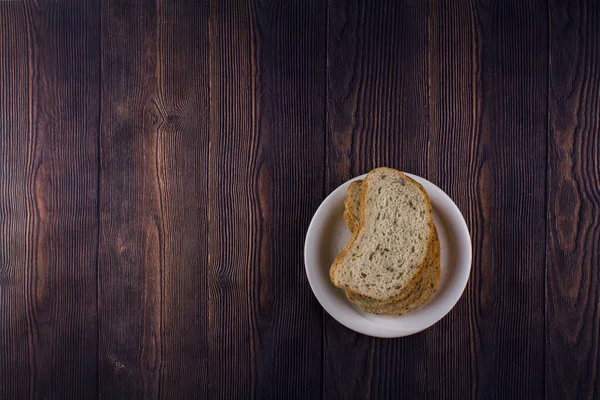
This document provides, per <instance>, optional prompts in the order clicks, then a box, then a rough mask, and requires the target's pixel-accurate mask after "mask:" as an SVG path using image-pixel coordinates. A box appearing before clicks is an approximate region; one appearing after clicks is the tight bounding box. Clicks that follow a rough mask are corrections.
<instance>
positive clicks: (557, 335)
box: [546, 1, 600, 398]
mask: <svg viewBox="0 0 600 400" xmlns="http://www.w3.org/2000/svg"><path fill="white" fill-rule="evenodd" d="M599 21H600V7H599V4H598V2H596V1H572V2H558V1H551V2H550V46H549V48H550V77H549V85H550V87H549V93H550V98H549V107H550V109H549V122H550V136H549V141H548V159H547V166H548V211H547V212H548V236H547V246H546V250H547V256H546V257H547V260H546V267H547V279H546V310H547V323H546V335H547V340H546V353H547V355H546V360H547V361H546V375H547V378H546V389H547V393H548V394H552V396H553V397H556V398H575V397H581V398H598V397H599V396H600V379H599V378H600V376H599V374H600V372H599V368H598V366H599V354H598V353H599V348H598V338H599V336H600V327H599V319H598V303H599V301H600V298H599V296H598V291H599V290H600V286H599V280H600V275H599V270H598V266H599V265H600V224H599V222H598V221H599V220H600V170H599V165H600V162H599V157H600V147H599V146H600V122H599V120H598V114H599V112H600V100H599V98H600V97H599V96H600V49H599V48H598V38H599V37H600V22H599Z"/></svg>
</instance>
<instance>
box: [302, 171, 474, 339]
mask: <svg viewBox="0 0 600 400" xmlns="http://www.w3.org/2000/svg"><path fill="white" fill-rule="evenodd" d="M406 175H408V176H410V177H411V178H413V179H414V180H416V181H417V182H419V183H420V184H421V185H423V187H424V188H425V190H426V191H427V194H428V195H429V198H430V199H431V204H432V206H433V221H434V223H435V226H436V228H437V231H438V235H439V238H440V250H441V260H440V263H441V277H440V285H439V287H438V290H437V292H436V293H435V294H434V295H433V296H432V297H431V299H430V300H429V301H428V302H427V303H426V304H425V305H423V306H422V307H420V308H418V309H416V310H414V311H411V312H410V313H408V314H405V315H398V316H384V315H375V314H369V313H366V312H364V311H362V310H361V309H360V308H358V307H357V306H355V305H354V304H352V303H351V302H350V301H349V300H348V299H347V298H346V295H345V293H344V290H342V289H339V288H336V287H335V286H334V285H333V283H331V281H330V280H329V267H330V266H331V264H332V263H333V260H334V259H335V257H336V256H337V254H338V253H339V252H340V250H341V249H342V248H343V247H344V246H345V245H346V243H347V242H348V240H349V239H350V231H349V230H348V227H347V226H346V223H345V221H344V217H343V213H344V197H345V195H346V189H348V186H349V185H350V183H351V182H352V181H355V180H358V179H364V178H365V176H366V174H365V175H361V176H357V177H356V178H353V179H351V180H349V181H348V182H346V183H344V184H343V185H341V186H340V187H338V188H337V189H335V190H334V191H333V192H332V193H331V194H330V195H329V196H327V198H326V199H325V200H324V201H323V203H321V205H320V206H319V209H318V210H317V212H316V213H315V215H314V216H313V219H312V221H311V223H310V226H309V227H308V232H307V234H306V242H305V244H304V263H305V266H306V275H307V276H308V281H309V282H310V286H311V288H312V291H313V293H314V294H315V296H316V298H317V300H319V303H321V305H322V306H323V308H324V309H325V311H327V312H328V313H329V315H331V316H332V317H333V318H335V319H336V320H337V321H338V322H339V323H341V324H342V325H344V326H346V327H348V328H350V329H352V330H354V331H356V332H360V333H362V334H365V335H369V336H376V337H384V338H392V337H401V336H408V335H412V334H414V333H417V332H420V331H422V330H424V329H427V328H429V327H430V326H431V325H433V324H435V323H436V322H438V321H439V320H440V319H442V318H443V317H444V316H445V315H446V314H448V312H450V310H451V309H452V307H454V305H455V304H456V302H457V301H458V299H459V298H460V296H461V295H462V293H463V290H464V289H465V286H466V285H467V281H468V280H469V274H470V272H471V237H470V235H469V230H468V228H467V224H466V223H465V220H464V218H463V216H462V214H461V213H460V210H459V209H458V207H456V204H454V202H453V201H452V199H451V198H450V197H448V195H447V194H446V193H444V192H443V191H442V189H440V188H439V187H437V186H436V185H434V184H433V183H431V182H429V181H428V180H426V179H423V178H421V177H418V176H415V175H411V174H406Z"/></svg>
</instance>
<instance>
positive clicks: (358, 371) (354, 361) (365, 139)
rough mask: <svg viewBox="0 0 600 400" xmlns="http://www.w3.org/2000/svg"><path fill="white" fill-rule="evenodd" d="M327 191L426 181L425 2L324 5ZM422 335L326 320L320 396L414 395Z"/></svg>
mask: <svg viewBox="0 0 600 400" xmlns="http://www.w3.org/2000/svg"><path fill="white" fill-rule="evenodd" d="M328 15H329V19H328V52H327V59H328V98H327V113H328V114H327V116H328V132H327V133H328V140H327V146H328V148H327V186H326V188H327V192H331V191H332V190H334V189H335V188H336V187H337V186H338V185H340V184H341V183H343V182H344V181H345V180H347V179H348V178H350V177H352V176H355V175H358V174H361V173H364V172H367V171H369V170H370V169H372V168H374V167H377V166H390V167H394V168H398V169H401V170H404V171H407V172H412V173H415V174H418V175H421V176H423V177H427V176H428V173H427V143H428V131H429V126H428V99H427V85H428V82H427V69H428V55H427V51H426V48H427V4H426V3H425V2H409V1H399V2H386V3H385V4H382V3H374V2H367V1H349V2H346V1H330V2H329V9H328ZM426 346H427V337H426V336H425V335H423V334H420V335H414V336H411V337H408V338H405V339H400V340H382V339H374V338H370V337H366V336H363V335H360V334H356V333H354V332H352V331H350V330H348V329H346V328H345V327H343V326H342V325H340V324H339V323H337V322H336V321H335V320H333V319H332V318H331V317H329V316H328V315H326V316H325V342H324V375H323V379H324V397H325V398H342V397H345V398H347V397H352V398H371V397H372V398H394V397H397V396H398V395H399V394H402V397H405V398H420V397H422V396H423V395H424V394H425V393H426V390H427V385H428V383H427V381H426V376H425V372H426V370H425V368H426V364H427V360H426V351H427V349H426Z"/></svg>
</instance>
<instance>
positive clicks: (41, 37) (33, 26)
mask: <svg viewBox="0 0 600 400" xmlns="http://www.w3.org/2000/svg"><path fill="white" fill-rule="evenodd" d="M0 21H1V22H0V63H1V64H0V398H2V399H13V398H50V397H53V398H67V397H79V398H94V397H96V389H97V380H96V371H97V368H96V363H95V362H94V360H95V359H96V355H97V348H96V345H97V337H96V250H97V216H96V204H97V202H96V201H97V190H96V186H97V185H96V176H97V166H98V164H97V146H96V144H97V139H98V130H99V126H98V124H99V98H98V93H99V83H100V82H99V63H98V61H99V46H98V39H97V38H98V34H99V22H100V19H99V18H98V10H97V6H96V5H94V4H93V3H87V2H86V3H82V2H75V1H72V2H62V3H56V2H51V3H42V4H38V2H19V3H0ZM90 361H91V362H90Z"/></svg>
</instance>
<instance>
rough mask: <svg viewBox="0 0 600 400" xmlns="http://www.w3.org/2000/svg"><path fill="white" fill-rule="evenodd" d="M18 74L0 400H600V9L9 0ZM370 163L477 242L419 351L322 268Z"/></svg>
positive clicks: (0, 328)
mask: <svg viewBox="0 0 600 400" xmlns="http://www.w3.org/2000/svg"><path fill="white" fill-rule="evenodd" d="M454 3H462V5H460V6H459V5H458V4H454ZM0 63H1V64H0V91H1V97H0V101H1V103H0V398H1V399H19V398H43V399H65V398H71V397H72V398H82V399H91V398H95V397H101V398H106V399H113V398H119V397H122V398H129V399H131V398H138V397H144V398H158V397H160V398H164V399H188V398H224V399H237V398H241V399H245V398H282V399H283V398H290V397H297V398H308V399H315V398H325V399H336V398H341V397H347V398H367V397H372V398H408V399H417V398H457V399H464V398H499V399H507V398H527V399H530V398H543V397H548V398H560V399H566V398H573V397H575V396H578V397H581V398H592V397H596V398H598V396H599V395H600V379H599V378H600V376H599V375H600V361H599V340H600V327H599V325H600V316H599V315H600V312H599V311H600V310H599V303H600V285H599V282H600V270H599V264H600V224H599V219H600V189H599V187H600V133H599V130H600V100H599V98H600V5H599V2H598V1H596V0H588V1H583V0H582V1H572V2H566V1H565V2H563V1H550V2H549V4H548V3H546V2H544V1H508V2H506V1H503V2H500V1H479V2H468V3H467V2H453V1H433V0H432V1H429V2H425V1H417V0H414V1H391V0H390V1H387V2H380V1H367V0H364V1H337V0H330V1H328V2H326V1H321V0H306V1H258V0H255V1H252V0H239V1H236V0H227V1H220V0H212V1H209V0H204V1H195V0H194V1H193V0H190V1H185V0H169V1H167V0H156V1H146V2H143V1H125V0H118V1H117V0H104V1H101V2H100V1H81V0H72V1H41V0H29V1H6V0H4V1H0ZM376 166H391V167H395V168H399V169H401V170H404V171H408V172H412V173H415V174H418V175H421V176H423V177H426V178H427V179H429V180H431V181H432V182H434V183H435V184H437V185H438V186H440V187H441V188H442V189H443V190H444V191H446V192H447V193H448V194H449V195H450V196H451V197H452V198H453V199H454V200H455V201H456V203H457V204H458V206H459V208H460V209H461V211H462V213H463V214H464V216H465V219H466V221H467V223H468V225H469V229H470V231H471V235H472V239H473V269H472V273H471V277H470V281H469V284H468V286H467V288H466V290H465V293H464V295H463V297H462V298H461V300H460V301H459V302H458V304H457V306H456V307H455V308H454V309H453V310H452V311H451V312H450V314H448V315H447V316H446V317H445V318H444V319H442V320H441V321H440V322H439V323H437V324H436V325H434V326H433V327H432V328H430V329H428V330H426V331H424V332H422V333H419V334H416V335H414V336H410V337H407V338H402V339H393V340H384V339H375V338H370V337H366V336H362V335H360V334H357V333H354V332H352V331H350V330H348V329H346V328H345V327H343V326H342V325H340V324H339V323H337V322H336V321H335V320H333V319H332V318H331V317H329V315H328V314H327V313H325V312H324V311H323V310H322V308H321V307H320V305H319V304H318V302H317V300H316V299H315V297H314V296H313V294H312V292H311V290H310V287H309V284H308V281H307V279H306V276H305V273H304V262H303V246H304V237H305V233H306V230H307V227H308V224H309V222H310V219H311V217H312V215H313V213H314V212H315V210H316V209H317V207H318V205H319V204H320V202H321V201H322V200H323V199H324V198H325V196H326V195H327V194H328V193H329V192H331V191H332V190H333V189H334V188H336V187H337V186H338V185H339V184H341V183H342V182H344V181H345V180H346V179H348V178H350V177H352V176H355V175H358V174H361V173H364V172H366V171H368V170H370V169H371V168H373V167H376Z"/></svg>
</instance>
